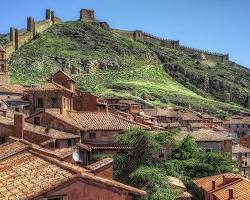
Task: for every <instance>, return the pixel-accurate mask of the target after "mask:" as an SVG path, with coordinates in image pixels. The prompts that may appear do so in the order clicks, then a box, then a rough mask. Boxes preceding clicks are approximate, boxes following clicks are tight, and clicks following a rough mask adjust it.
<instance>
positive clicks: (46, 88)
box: [25, 82, 73, 93]
mask: <svg viewBox="0 0 250 200" xmlns="http://www.w3.org/2000/svg"><path fill="white" fill-rule="evenodd" d="M55 91H66V92H69V93H73V92H72V91H70V90H69V89H68V88H66V87H63V86H61V85H59V84H57V83H55V82H49V83H45V84H43V85H38V86H33V87H31V88H28V89H26V90H25V92H27V93H33V92H55Z"/></svg>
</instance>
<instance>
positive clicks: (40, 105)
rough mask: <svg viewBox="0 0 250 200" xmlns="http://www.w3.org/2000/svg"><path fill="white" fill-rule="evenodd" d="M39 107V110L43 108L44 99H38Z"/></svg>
mask: <svg viewBox="0 0 250 200" xmlns="http://www.w3.org/2000/svg"><path fill="white" fill-rule="evenodd" d="M37 107H38V108H43V98H38V99H37Z"/></svg>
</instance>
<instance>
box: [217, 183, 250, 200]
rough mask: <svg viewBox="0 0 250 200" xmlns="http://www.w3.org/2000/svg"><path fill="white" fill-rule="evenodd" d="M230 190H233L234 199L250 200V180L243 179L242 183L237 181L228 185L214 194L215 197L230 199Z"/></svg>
mask: <svg viewBox="0 0 250 200" xmlns="http://www.w3.org/2000/svg"><path fill="white" fill-rule="evenodd" d="M229 189H233V199H237V200H249V199H250V180H248V179H243V178H241V180H240V181H235V182H234V183H232V184H228V185H227V186H226V187H223V188H221V189H218V190H217V191H215V192H213V195H214V196H215V197H217V198H218V199H228V197H229Z"/></svg>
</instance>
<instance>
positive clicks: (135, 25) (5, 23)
mask: <svg viewBox="0 0 250 200" xmlns="http://www.w3.org/2000/svg"><path fill="white" fill-rule="evenodd" d="M0 1H1V4H0V6H1V8H3V9H1V13H0V33H6V32H8V31H9V27H10V26H15V27H17V28H24V27H26V17H27V16H33V17H34V18H35V19H36V20H41V19H43V17H44V12H45V9H46V8H51V9H53V10H54V11H55V14H56V15H57V16H58V17H60V18H61V19H63V20H67V21H68V20H75V19H78V18H79V10H80V9H81V8H91V9H95V10H96V15H97V17H98V19H100V20H105V21H107V22H108V23H109V24H110V25H111V27H113V28H120V29H127V30H134V29H141V30H144V31H145V32H149V33H152V34H154V35H157V36H159V37H163V38H169V39H175V40H180V42H181V44H183V45H185V46H191V47H195V48H200V49H204V50H209V51H215V52H222V53H229V55H230V58H231V60H233V61H236V62H238V63H239V64H241V65H244V66H246V67H250V25H249V22H250V12H249V10H250V1H249V0H9V1H7V0H0Z"/></svg>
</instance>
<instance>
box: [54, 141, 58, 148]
mask: <svg viewBox="0 0 250 200" xmlns="http://www.w3.org/2000/svg"><path fill="white" fill-rule="evenodd" d="M58 146H59V145H58V141H57V140H55V148H58Z"/></svg>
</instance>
